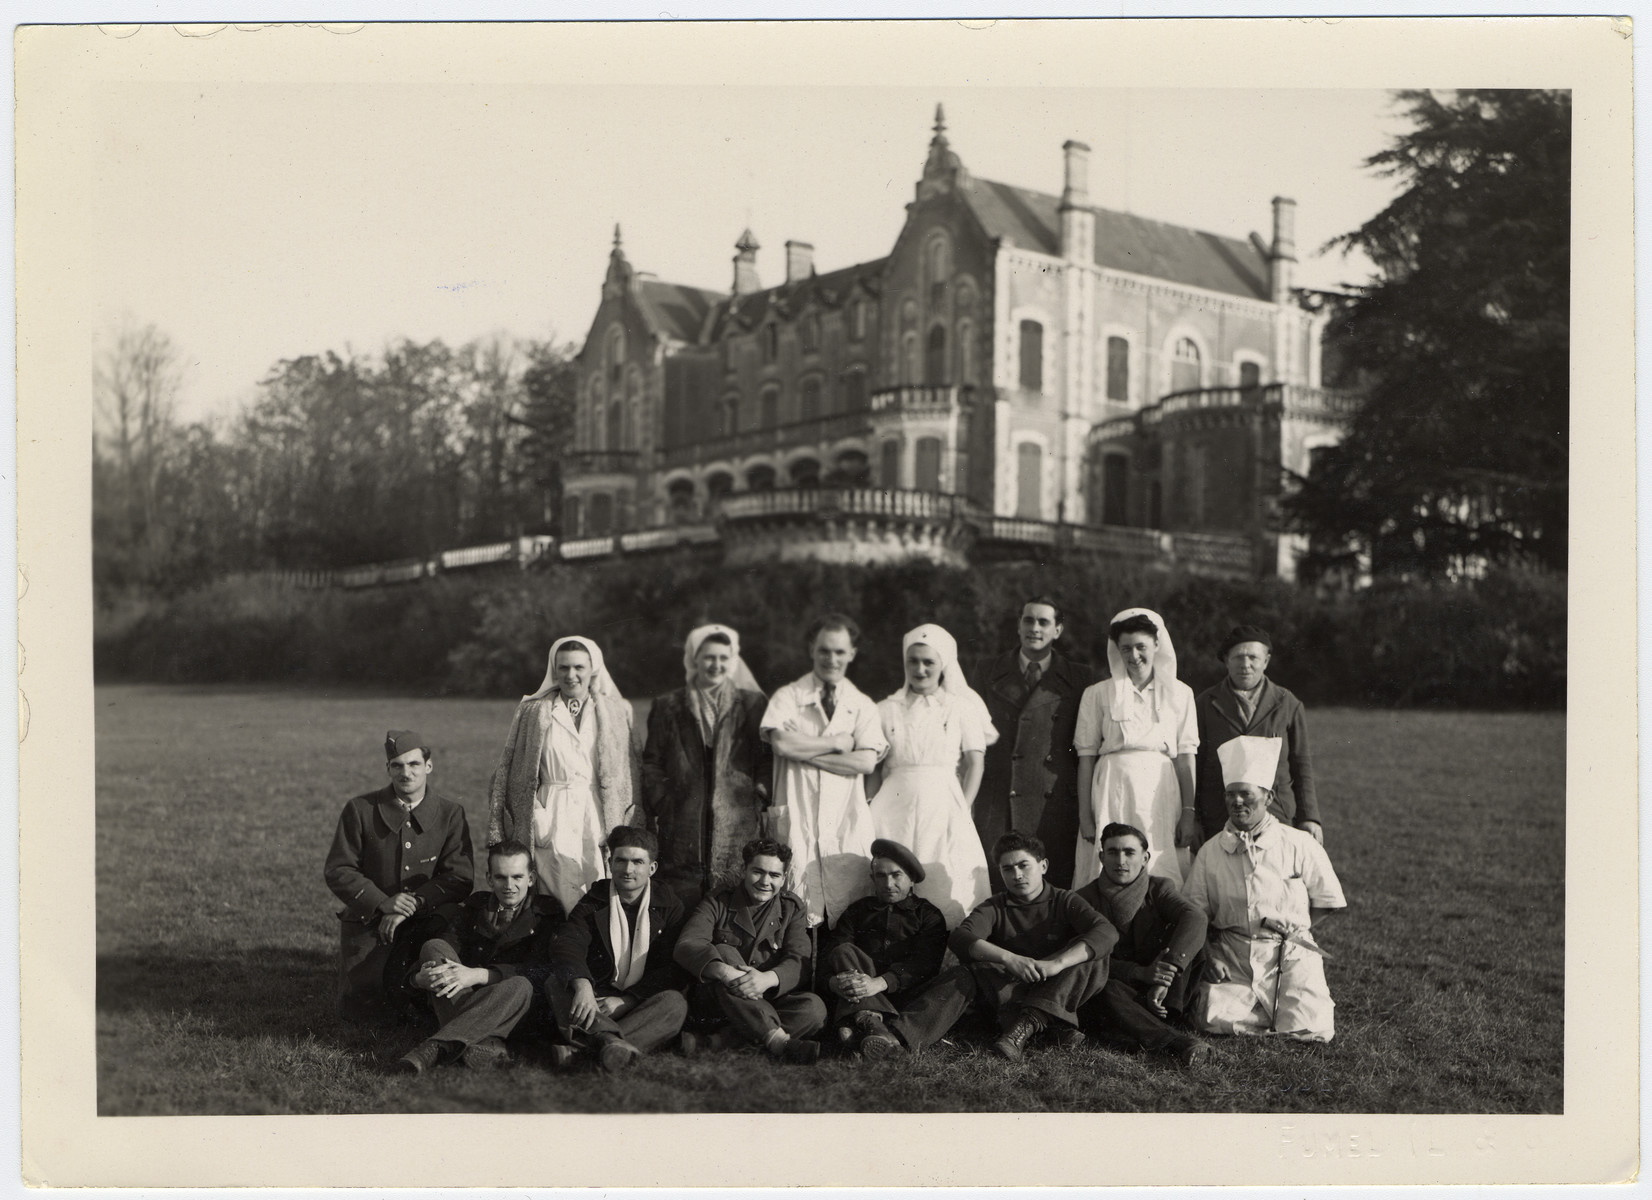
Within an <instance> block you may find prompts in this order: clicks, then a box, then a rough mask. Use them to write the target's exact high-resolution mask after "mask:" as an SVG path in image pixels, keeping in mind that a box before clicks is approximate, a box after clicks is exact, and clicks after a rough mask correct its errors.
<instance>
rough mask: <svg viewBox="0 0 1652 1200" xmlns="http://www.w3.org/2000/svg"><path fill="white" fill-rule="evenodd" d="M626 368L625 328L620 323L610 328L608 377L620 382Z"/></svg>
mask: <svg viewBox="0 0 1652 1200" xmlns="http://www.w3.org/2000/svg"><path fill="white" fill-rule="evenodd" d="M624 369H625V330H624V329H622V328H620V327H619V326H618V325H614V326H611V327H610V328H609V330H608V378H609V379H610V380H611V381H612V382H614V383H616V384H617V383H618V382H619V379H620V372H621V371H623V370H624Z"/></svg>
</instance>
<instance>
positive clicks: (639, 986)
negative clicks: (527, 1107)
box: [545, 825, 688, 1073]
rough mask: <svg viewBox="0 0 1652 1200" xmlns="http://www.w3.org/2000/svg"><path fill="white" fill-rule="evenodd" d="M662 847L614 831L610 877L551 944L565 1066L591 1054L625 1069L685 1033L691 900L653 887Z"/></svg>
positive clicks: (636, 834) (552, 988)
mask: <svg viewBox="0 0 1652 1200" xmlns="http://www.w3.org/2000/svg"><path fill="white" fill-rule="evenodd" d="M659 845H660V844H659V839H657V838H656V837H655V836H654V835H653V834H652V833H650V832H649V831H648V830H646V829H637V828H634V827H632V826H628V825H621V826H619V827H618V828H616V829H614V830H612V831H610V832H609V834H608V870H609V874H610V876H611V878H609V879H599V880H598V881H597V882H596V883H594V884H592V885H591V889H590V890H589V891H588V892H586V893H585V896H584V897H583V898H582V899H581V900H580V902H579V903H578V904H576V905H574V910H573V912H571V913H569V914H568V920H567V921H566V922H565V923H564V924H563V925H562V927H561V928H560V929H559V930H557V934H556V937H555V939H554V940H553V941H552V943H551V951H550V957H551V969H552V974H551V977H550V978H549V979H547V980H546V981H545V997H546V999H547V1000H549V1001H550V1004H551V1012H552V1014H553V1015H554V1017H555V1019H556V1024H557V1028H558V1030H559V1031H560V1032H561V1034H562V1037H563V1038H564V1039H565V1041H564V1043H563V1045H562V1046H561V1048H560V1049H561V1053H559V1054H558V1056H557V1057H558V1061H559V1063H566V1061H567V1060H568V1059H570V1058H572V1057H573V1056H574V1055H575V1054H576V1053H579V1052H581V1051H584V1052H586V1053H589V1054H590V1055H592V1056H593V1057H595V1058H596V1060H597V1061H598V1062H599V1063H600V1064H601V1065H602V1069H603V1070H604V1071H607V1072H609V1073H614V1072H618V1071H623V1070H624V1069H625V1068H626V1067H629V1066H630V1065H631V1064H632V1063H634V1062H636V1060H637V1059H639V1058H641V1057H642V1056H643V1055H644V1054H646V1053H648V1052H649V1051H651V1050H656V1049H658V1048H659V1047H661V1046H664V1045H666V1044H667V1043H669V1042H670V1041H671V1040H672V1039H674V1038H675V1037H676V1036H677V1034H678V1033H679V1032H681V1030H682V1027H683V1021H684V1019H685V1018H686V1017H687V1016H688V1001H687V1000H686V999H684V997H683V993H682V991H681V990H680V987H679V985H680V984H682V983H685V982H686V979H684V978H683V976H682V973H681V972H680V971H679V970H678V968H677V967H676V965H675V964H674V963H673V961H672V954H673V952H674V951H675V950H676V947H677V935H678V933H679V932H681V930H682V926H683V906H682V903H681V902H680V901H679V900H678V899H677V898H676V896H675V895H673V894H672V892H671V891H670V890H669V889H667V888H660V889H658V890H656V889H655V888H654V882H653V881H654V872H655V871H656V870H657V869H658V868H659Z"/></svg>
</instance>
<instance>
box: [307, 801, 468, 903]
mask: <svg viewBox="0 0 1652 1200" xmlns="http://www.w3.org/2000/svg"><path fill="white" fill-rule="evenodd" d="M323 874H324V876H325V878H326V880H327V886H328V887H329V888H330V889H332V893H333V895H335V896H337V897H338V898H339V899H340V900H342V901H343V902H344V911H342V912H341V913H339V914H338V915H339V918H340V919H341V920H345V921H360V922H363V923H371V922H372V921H375V920H377V919H378V915H379V914H378V907H379V904H380V903H381V902H382V901H383V900H384V899H385V897H386V896H392V895H395V894H396V893H397V892H412V893H413V894H414V895H415V896H417V897H418V898H419V899H420V900H421V901H423V904H422V906H421V911H424V912H428V911H430V910H432V909H434V908H436V907H437V906H439V905H442V904H451V903H454V902H456V901H459V900H462V899H464V898H465V896H467V895H468V894H469V893H470V885H471V880H472V879H473V878H474V868H473V867H472V865H471V852H470V825H469V823H468V822H467V821H466V819H465V810H464V809H462V808H460V807H459V806H458V805H457V804H455V803H454V802H453V801H451V800H448V799H446V798H444V797H443V796H440V795H438V794H437V792H436V790H435V789H434V788H430V787H426V788H425V793H424V799H423V800H421V801H419V804H418V806H417V807H416V808H414V809H413V811H412V812H411V813H404V812H403V811H402V808H401V805H400V804H398V803H397V802H396V793H395V792H394V791H393V790H391V788H390V786H389V785H388V784H387V785H385V786H384V787H382V788H380V789H379V790H378V791H376V792H365V793H363V794H362V795H360V796H357V797H355V798H354V799H353V800H351V801H349V802H348V803H347V804H345V806H344V811H343V812H342V813H340V814H339V818H338V828H337V830H336V831H335V832H334V834H333V845H332V848H331V849H329V850H328V851H327V865H326V868H325V870H324V872H323Z"/></svg>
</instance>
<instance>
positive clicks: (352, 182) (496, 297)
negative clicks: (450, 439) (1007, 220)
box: [88, 79, 1404, 419]
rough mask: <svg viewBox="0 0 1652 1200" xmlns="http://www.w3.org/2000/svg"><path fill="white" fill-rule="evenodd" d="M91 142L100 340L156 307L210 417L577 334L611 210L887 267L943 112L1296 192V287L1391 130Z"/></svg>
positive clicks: (282, 86)
mask: <svg viewBox="0 0 1652 1200" xmlns="http://www.w3.org/2000/svg"><path fill="white" fill-rule="evenodd" d="M115 86H117V87H119V88H122V89H125V95H124V97H123V98H124V99H126V100H127V101H129V102H127V103H117V104H115V105H113V106H112V107H111V108H109V109H108V110H107V111H108V114H109V115H108V116H107V117H106V119H105V120H104V121H103V122H102V128H101V129H100V135H101V136H100V138H99V142H98V145H97V146H96V147H95V150H94V152H93V162H94V164H95V165H94V172H95V178H94V182H93V185H92V189H91V190H92V193H93V194H92V197H91V198H90V203H91V204H92V205H93V207H94V209H95V211H96V213H97V220H96V221H95V223H94V224H93V229H94V230H95V232H94V233H93V234H92V237H93V240H94V245H92V246H90V247H88V249H90V250H91V251H92V252H93V253H94V255H95V257H96V261H98V263H99V264H100V271H99V277H100V280H101V281H102V282H101V283H100V287H99V312H98V314H97V321H96V328H97V329H98V330H99V331H100V336H101V337H105V338H106V337H107V336H108V335H109V334H110V333H111V332H112V331H113V330H114V329H115V328H117V327H118V326H119V324H120V323H121V322H123V321H131V322H136V323H137V324H140V325H142V324H149V323H153V324H154V325H156V326H157V327H159V328H160V329H161V330H162V331H163V332H165V333H166V334H167V335H168V336H169V337H170V338H171V339H172V341H173V342H174V343H175V344H176V346H177V347H178V348H179V350H180V351H181V352H182V355H183V357H184V359H185V363H186V368H185V376H184V386H183V391H182V394H181V396H180V403H179V412H180V415H181V416H183V417H185V418H186V419H196V418H200V417H204V416H209V415H224V414H229V413H232V412H233V411H234V410H235V409H237V408H238V407H240V406H242V405H244V404H246V403H248V402H250V400H251V399H253V398H254V397H255V395H256V384H257V381H258V380H259V379H260V378H261V377H263V376H264V375H265V374H266V373H267V372H268V371H269V369H270V368H271V367H272V366H273V365H274V364H275V363H276V362H277V361H279V360H280V359H283V358H288V357H294V356H298V355H303V354H310V353H318V352H321V351H324V350H329V349H331V350H336V351H338V352H340V353H343V352H345V351H346V350H352V351H354V352H356V353H359V354H374V353H377V352H378V351H380V350H381V349H382V348H383V347H384V346H385V345H386V344H387V343H388V342H390V341H392V340H395V339H398V338H402V337H407V338H412V339H414V340H419V341H423V340H427V339H432V338H442V339H444V340H446V341H448V342H449V343H451V344H461V343H463V342H465V341H468V340H471V339H473V338H478V337H486V336H490V335H493V334H502V335H506V336H509V337H520V338H530V337H531V338H550V337H555V338H557V339H560V340H565V341H571V342H575V343H578V342H581V341H583V339H584V336H585V333H586V329H587V327H588V325H589V322H590V320H591V317H592V316H593V314H594V312H595V309H596V304H597V300H598V294H599V289H600V286H601V282H602V277H603V272H604V269H605V266H606V259H607V255H608V252H609V248H610V245H611V241H612V236H613V228H614V225H615V224H616V223H618V224H619V225H621V226H622V228H623V235H624V247H625V252H626V254H627V256H628V258H629V259H630V261H631V262H632V264H633V265H634V266H635V267H636V268H637V269H639V270H643V271H650V272H653V273H655V274H656V275H658V276H660V277H661V278H664V279H668V280H672V281H674V282H680V283H688V284H694V285H697V286H701V287H706V288H711V289H718V290H721V289H723V288H726V287H727V286H728V285H729V282H730V277H731V267H730V258H731V256H732V255H733V253H734V249H733V244H734V242H735V240H736V238H737V237H738V235H739V234H740V231H741V230H742V228H744V227H746V226H748V225H749V226H750V227H751V228H752V230H753V231H754V232H755V233H756V235H757V237H758V240H759V241H760V242H761V244H762V247H763V249H762V251H761V252H760V254H759V260H758V261H759V270H760V273H761V274H762V277H763V280H764V282H765V283H771V282H779V281H780V279H781V278H782V277H783V274H784V266H783V263H784V243H785V242H786V240H787V239H789V238H795V239H798V240H802V241H808V242H812V243H813V244H814V247H815V262H816V266H817V269H819V270H822V271H825V270H830V269H832V268H835V267H838V266H843V265H847V264H849V263H853V262H860V261H864V260H867V259H871V258H877V257H879V256H881V255H883V254H886V253H887V252H888V251H889V249H890V247H891V245H892V244H893V242H894V238H895V236H896V234H897V233H898V231H899V229H900V227H901V223H902V221H903V219H904V205H905V204H906V203H907V202H908V201H910V200H911V199H912V193H913V188H914V185H915V184H916V182H917V179H918V177H919V175H920V173H921V170H922V164H923V160H924V156H925V153H926V151H927V148H928V144H929V139H930V136H931V124H932V122H933V119H934V110H935V105H936V104H937V103H938V102H939V103H942V104H944V105H945V109H946V120H947V136H948V139H949V140H950V142H951V144H952V147H953V149H954V150H955V151H957V153H958V154H959V155H960V156H961V157H962V159H963V161H964V164H965V165H966V166H967V167H968V168H969V169H970V171H971V172H973V173H974V174H975V175H977V176H980V177H984V178H989V179H997V180H1001V181H1004V182H1008V183H1013V184H1017V185H1020V186H1023V187H1029V188H1033V189H1035V190H1040V191H1047V192H1051V193H1059V192H1060V190H1061V186H1062V149H1061V147H1062V143H1063V142H1064V141H1066V140H1067V139H1069V138H1076V139H1079V140H1081V141H1084V142H1087V143H1088V144H1089V145H1090V146H1091V148H1092V154H1091V165H1090V190H1091V198H1092V202H1093V203H1095V204H1097V205H1100V206H1103V207H1109V208H1117V209H1123V210H1127V211H1130V212H1134V213H1137V214H1140V215H1142V216H1147V217H1152V218H1155V219H1159V220H1165V221H1170V222H1174V223H1177V224H1184V225H1189V226H1192V227H1195V228H1199V229H1205V230H1210V231H1212V232H1216V233H1221V234H1227V235H1231V236H1236V237H1241V238H1242V237H1245V236H1246V235H1248V234H1249V233H1251V232H1252V231H1255V232H1257V233H1260V234H1262V235H1263V236H1264V237H1267V236H1268V235H1269V232H1270V222H1271V207H1270V201H1271V198H1272V197H1273V196H1275V195H1286V196H1290V197H1292V198H1294V199H1295V200H1296V201H1297V206H1298V207H1297V246H1298V254H1299V257H1300V259H1301V263H1300V266H1299V269H1298V281H1299V283H1301V284H1303V285H1306V286H1311V287H1337V286H1340V285H1343V284H1346V283H1351V282H1358V281H1359V280H1361V279H1363V278H1365V277H1366V276H1367V275H1368V272H1369V265H1368V264H1367V263H1366V262H1365V261H1364V260H1363V259H1360V258H1345V257H1343V256H1342V255H1341V254H1340V253H1338V252H1335V251H1333V252H1330V253H1325V254H1322V253H1320V252H1319V251H1320V248H1321V247H1322V246H1323V244H1324V243H1325V242H1326V241H1327V240H1328V239H1329V238H1331V237H1333V236H1335V235H1337V234H1340V233H1343V232H1346V231H1348V230H1351V229H1353V228H1355V227H1357V226H1358V225H1359V224H1361V223H1362V222H1363V221H1365V220H1366V219H1368V218H1369V217H1370V216H1372V215H1373V214H1375V213H1376V212H1377V211H1379V210H1380V209H1381V208H1382V207H1383V205H1384V204H1385V203H1386V202H1387V201H1388V199H1389V198H1390V197H1391V196H1392V195H1393V192H1394V185H1393V183H1392V181H1390V180H1385V179H1380V178H1377V177H1375V176H1374V175H1373V174H1372V172H1371V171H1370V170H1369V169H1368V168H1365V167H1364V166H1363V165H1362V164H1363V161H1364V160H1365V159H1366V158H1367V157H1368V156H1369V155H1371V154H1372V153H1375V152H1376V151H1378V150H1380V149H1382V148H1383V147H1384V146H1385V145H1387V144H1388V143H1389V142H1390V141H1391V139H1392V137H1393V135H1394V133H1395V132H1397V131H1399V130H1401V129H1403V128H1404V121H1403V119H1402V118H1401V117H1399V116H1398V115H1397V114H1396V112H1395V111H1394V108H1393V104H1392V101H1391V98H1390V95H1389V93H1387V92H1383V91H1377V90H1347V91H1327V90H1297V89H1275V90H1233V89H1186V88H1177V89H1128V88H1113V89H1110V88H1101V87H1096V88H1058V87H1048V88H1042V87H1039V88H1035V87H1007V86H1006V87H992V86H975V87H959V86H910V87H909V86H860V85H855V86H839V87H821V86H807V87H802V86H800V87H774V86H650V85H646V84H616V85H610V86H591V85H583V86H577V87H574V86H557V85H555V84H549V83H548V84H545V85H534V84H532V83H529V82H515V81H513V82H509V83H497V84H494V83H488V82H485V81H478V80H475V79H469V80H461V81H456V82H429V81H397V80H388V81H382V82H372V83H352V82H347V81H346V82H340V81H328V82H305V83H296V82H291V81H273V80H272V81H250V80H235V81H225V80H222V79H220V80H216V81H201V82H189V81H178V80H172V81H166V82H154V83H150V82H143V83H123V84H119V85H115Z"/></svg>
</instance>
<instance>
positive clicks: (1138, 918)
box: [1078, 875, 1208, 1010]
mask: <svg viewBox="0 0 1652 1200" xmlns="http://www.w3.org/2000/svg"><path fill="white" fill-rule="evenodd" d="M1078 897H1079V899H1081V900H1083V901H1084V902H1085V903H1086V904H1088V905H1090V906H1091V907H1092V908H1094V909H1095V910H1096V911H1097V912H1098V913H1101V914H1102V915H1103V916H1105V915H1106V913H1107V906H1106V905H1105V904H1103V903H1102V900H1101V882H1100V880H1097V881H1095V882H1093V883H1089V884H1086V885H1085V886H1084V887H1081V888H1079V890H1078ZM1207 923H1208V922H1207V919H1206V917H1205V914H1204V911H1203V910H1202V909H1200V908H1198V907H1196V906H1194V905H1193V904H1191V903H1189V902H1188V901H1187V900H1185V899H1183V897H1182V893H1181V889H1179V888H1178V887H1177V886H1176V885H1175V884H1174V883H1172V882H1171V881H1170V880H1168V879H1166V878H1164V877H1163V876H1162V875H1153V876H1150V877H1149V878H1148V880H1147V895H1146V897H1144V898H1143V900H1142V903H1141V907H1140V908H1138V909H1137V910H1136V915H1135V916H1134V917H1132V918H1131V919H1130V923H1129V925H1128V927H1126V928H1123V929H1119V931H1118V933H1119V940H1118V943H1117V944H1116V945H1115V946H1114V947H1113V955H1112V958H1113V962H1114V964H1117V963H1120V962H1127V963H1132V964H1135V965H1137V966H1146V965H1148V964H1150V963H1154V962H1157V961H1159V960H1160V959H1161V958H1162V959H1163V960H1164V961H1165V962H1167V963H1171V964H1173V965H1174V966H1175V967H1176V970H1177V974H1176V982H1175V983H1174V984H1173V985H1171V989H1170V995H1169V1001H1170V1007H1171V1008H1174V1009H1178V1010H1179V1009H1181V1008H1183V1007H1184V1005H1185V1000H1186V995H1187V991H1188V988H1189V987H1190V985H1191V983H1192V980H1193V975H1194V972H1193V971H1192V970H1191V969H1190V968H1191V965H1192V963H1193V961H1194V960H1195V959H1196V958H1198V956H1199V952H1200V951H1201V950H1203V949H1204V946H1205V929H1206V925H1207ZM1112 974H1113V976H1114V977H1115V978H1119V977H1120V976H1119V971H1118V968H1117V966H1116V965H1115V967H1114V968H1113V971H1112Z"/></svg>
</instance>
